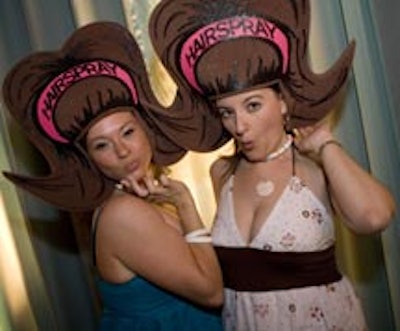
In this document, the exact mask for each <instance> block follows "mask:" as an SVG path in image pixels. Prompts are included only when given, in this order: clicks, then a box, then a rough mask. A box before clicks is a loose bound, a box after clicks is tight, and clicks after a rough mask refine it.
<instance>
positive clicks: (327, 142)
mask: <svg viewBox="0 0 400 331" xmlns="http://www.w3.org/2000/svg"><path fill="white" fill-rule="evenodd" d="M332 145H335V146H337V147H340V148H342V144H341V143H340V142H339V141H337V140H336V139H334V138H331V139H327V140H325V141H324V142H323V143H322V144H321V145H320V146H319V147H318V150H317V155H318V157H320V158H321V157H322V154H323V153H324V151H325V150H326V148H327V147H328V146H332Z"/></svg>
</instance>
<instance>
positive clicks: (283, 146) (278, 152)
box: [265, 134, 293, 162]
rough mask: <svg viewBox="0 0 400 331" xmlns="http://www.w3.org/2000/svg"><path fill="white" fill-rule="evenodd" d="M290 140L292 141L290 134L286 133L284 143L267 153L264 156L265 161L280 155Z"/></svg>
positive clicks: (289, 144)
mask: <svg viewBox="0 0 400 331" xmlns="http://www.w3.org/2000/svg"><path fill="white" fill-rule="evenodd" d="M292 142H293V137H292V136H291V135H290V134H288V135H286V141H285V143H284V144H283V145H281V146H280V147H279V148H278V149H277V150H276V151H274V152H272V153H270V154H268V155H267V157H266V158H265V161H266V162H268V161H271V160H273V159H276V158H277V157H278V156H281V155H282V154H283V153H285V152H286V151H287V150H288V149H289V148H290V146H291V145H292Z"/></svg>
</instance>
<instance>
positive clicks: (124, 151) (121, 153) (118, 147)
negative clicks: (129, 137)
mask: <svg viewBox="0 0 400 331" xmlns="http://www.w3.org/2000/svg"><path fill="white" fill-rule="evenodd" d="M114 150H115V153H116V154H117V156H118V157H119V158H124V157H125V156H127V155H128V154H129V148H128V146H126V144H125V143H124V142H123V141H121V140H119V141H115V142H114Z"/></svg>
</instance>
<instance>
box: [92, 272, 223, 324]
mask: <svg viewBox="0 0 400 331" xmlns="http://www.w3.org/2000/svg"><path fill="white" fill-rule="evenodd" d="M97 285H98V288H99V291H100V294H101V299H102V305H103V313H102V316H101V320H100V330H101V331H122V330H123V331H186V330H187V331H200V330H202V331H203V330H206V331H222V321H221V317H220V314H219V313H220V312H219V311H218V312H217V311H208V310H205V309H203V308H200V307H197V306H195V305H193V304H192V303H189V302H188V301H186V300H184V299H182V298H179V297H177V296H176V295H173V294H171V293H169V292H167V291H164V290H163V289H161V288H159V287H157V286H155V285H153V284H151V283H150V282H148V281H146V280H145V279H143V278H141V277H137V276H136V277H134V278H133V279H132V280H130V281H128V282H126V283H123V284H113V283H109V282H106V281H104V280H102V279H100V278H98V279H97Z"/></svg>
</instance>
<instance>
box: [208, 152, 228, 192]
mask: <svg viewBox="0 0 400 331" xmlns="http://www.w3.org/2000/svg"><path fill="white" fill-rule="evenodd" d="M230 166H231V163H230V161H229V159H226V158H219V159H217V160H215V161H214V162H213V163H212V164H211V167H210V177H211V182H212V185H213V189H214V195H215V197H216V198H217V200H218V197H219V194H220V192H221V188H222V186H223V184H224V183H225V181H226V179H227V176H228V175H229V168H230Z"/></svg>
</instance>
